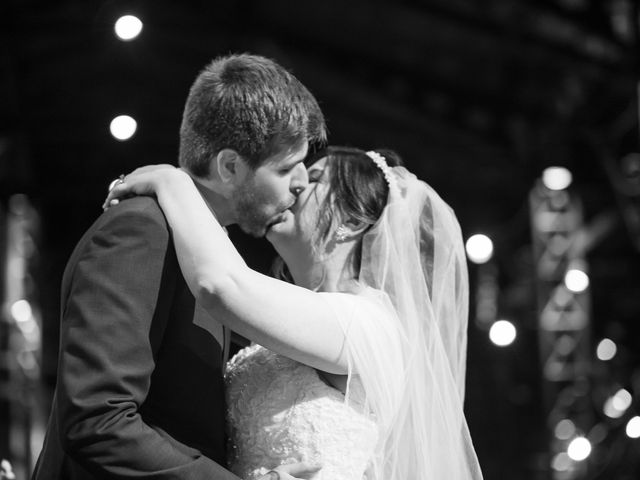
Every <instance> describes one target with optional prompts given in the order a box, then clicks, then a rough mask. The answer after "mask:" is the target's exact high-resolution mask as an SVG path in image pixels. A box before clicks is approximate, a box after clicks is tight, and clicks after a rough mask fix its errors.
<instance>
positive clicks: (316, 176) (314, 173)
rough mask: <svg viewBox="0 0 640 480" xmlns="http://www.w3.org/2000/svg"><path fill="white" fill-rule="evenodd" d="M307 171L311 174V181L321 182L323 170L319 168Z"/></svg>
mask: <svg viewBox="0 0 640 480" xmlns="http://www.w3.org/2000/svg"><path fill="white" fill-rule="evenodd" d="M307 173H308V175H309V183H316V182H319V181H320V179H321V178H322V170H319V169H315V170H309V171H308V172H307Z"/></svg>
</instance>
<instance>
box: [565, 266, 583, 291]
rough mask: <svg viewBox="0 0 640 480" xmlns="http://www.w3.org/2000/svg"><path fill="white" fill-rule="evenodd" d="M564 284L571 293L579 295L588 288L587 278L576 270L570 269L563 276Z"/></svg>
mask: <svg viewBox="0 0 640 480" xmlns="http://www.w3.org/2000/svg"><path fill="white" fill-rule="evenodd" d="M564 284H565V286H566V287H567V288H568V289H569V290H571V291H572V292H574V293H581V292H584V291H585V290H586V289H587V288H588V287H589V276H588V275H587V274H586V273H585V272H584V271H582V270H580V269H578V268H572V269H570V270H568V271H567V273H566V274H565V276H564Z"/></svg>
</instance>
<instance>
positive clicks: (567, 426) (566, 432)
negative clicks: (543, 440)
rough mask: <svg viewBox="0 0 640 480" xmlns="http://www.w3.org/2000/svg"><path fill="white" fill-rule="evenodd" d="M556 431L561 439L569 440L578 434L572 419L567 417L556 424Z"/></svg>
mask: <svg viewBox="0 0 640 480" xmlns="http://www.w3.org/2000/svg"><path fill="white" fill-rule="evenodd" d="M554 433H555V435H556V437H557V438H559V439H560V440H569V439H570V438H571V437H573V436H574V435H575V434H576V426H575V424H574V423H573V422H572V421H571V420H569V419H568V418H565V419H563V420H560V421H559V422H558V423H557V424H556V428H555V429H554Z"/></svg>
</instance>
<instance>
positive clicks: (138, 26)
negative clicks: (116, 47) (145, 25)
mask: <svg viewBox="0 0 640 480" xmlns="http://www.w3.org/2000/svg"><path fill="white" fill-rule="evenodd" d="M114 30H115V32H116V35H117V36H118V38H119V39H120V40H124V41H125V42H128V41H130V40H133V39H134V38H136V37H137V36H138V35H140V32H141V31H142V21H140V19H139V18H138V17H136V16H133V15H124V16H122V17H120V18H119V19H118V20H117V21H116V23H115V26H114Z"/></svg>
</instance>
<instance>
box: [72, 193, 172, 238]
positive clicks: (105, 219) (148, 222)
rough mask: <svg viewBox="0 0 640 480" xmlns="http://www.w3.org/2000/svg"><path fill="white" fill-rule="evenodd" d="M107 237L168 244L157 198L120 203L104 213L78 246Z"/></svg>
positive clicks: (166, 226)
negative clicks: (130, 238) (112, 236)
mask: <svg viewBox="0 0 640 480" xmlns="http://www.w3.org/2000/svg"><path fill="white" fill-rule="evenodd" d="M104 235H109V236H111V235H115V236H117V237H120V236H122V235H124V236H131V235H133V236H139V235H143V236H145V237H149V238H150V239H151V240H152V241H160V242H166V241H167V240H168V237H169V226H168V223H167V220H166V218H165V216H164V214H163V213H162V209H161V208H160V206H159V205H158V202H156V200H155V199H154V198H151V197H146V196H139V197H131V198H127V199H125V200H122V201H120V203H119V204H118V205H115V206H113V207H110V208H109V209H108V210H107V211H106V212H104V213H102V215H100V216H99V217H98V218H97V219H96V220H95V221H94V223H93V225H91V227H89V229H88V230H87V231H86V232H85V234H84V235H83V237H82V238H81V239H80V241H79V242H78V246H81V245H83V244H86V243H87V242H91V243H93V242H92V241H91V240H90V239H95V238H98V237H102V236H104Z"/></svg>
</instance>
